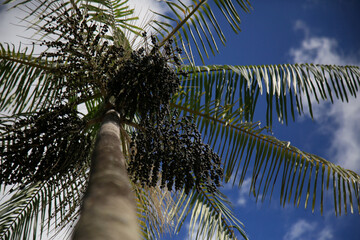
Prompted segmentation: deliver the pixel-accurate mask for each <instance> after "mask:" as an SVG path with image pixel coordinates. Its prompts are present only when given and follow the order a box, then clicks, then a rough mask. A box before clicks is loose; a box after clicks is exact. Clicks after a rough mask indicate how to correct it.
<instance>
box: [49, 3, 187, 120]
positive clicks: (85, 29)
mask: <svg viewBox="0 0 360 240" xmlns="http://www.w3.org/2000/svg"><path fill="white" fill-rule="evenodd" d="M44 19H45V20H46V21H47V24H45V26H44V27H43V30H44V31H45V32H47V33H48V34H50V35H59V36H60V37H61V38H60V39H58V40H55V41H44V42H43V43H42V44H43V45H46V46H47V47H48V48H50V49H53V50H52V51H47V52H45V53H43V56H46V57H47V58H49V57H50V58H51V57H52V58H53V62H54V65H55V70H54V71H53V75H54V77H55V78H57V77H58V78H61V81H63V86H65V88H66V92H67V93H68V94H69V93H73V95H74V94H76V95H77V97H78V98H79V96H80V97H81V96H83V97H84V98H86V97H88V96H93V95H94V94H96V92H101V94H102V95H103V97H104V99H105V100H106V101H110V99H111V98H114V99H115V103H112V104H113V105H114V108H115V109H116V110H117V111H118V112H119V113H120V114H121V115H122V117H124V118H125V117H126V118H129V119H132V118H133V116H134V115H135V113H138V114H139V115H141V116H145V115H146V114H148V113H150V114H156V113H157V112H159V106H160V105H161V104H168V102H169V100H170V98H171V96H172V94H174V93H175V92H176V91H177V90H178V88H179V84H180V82H179V78H178V76H177V75H176V73H175V71H174V69H173V67H171V65H170V64H169V62H172V63H173V64H175V65H179V64H180V60H179V58H178V57H177V53H181V49H178V48H176V49H173V47H172V40H170V41H168V43H167V44H165V46H164V47H163V48H161V50H160V47H159V46H158V44H157V40H156V38H155V37H154V36H151V37H150V39H148V38H147V34H146V33H145V32H144V33H143V34H142V38H143V40H144V47H142V48H139V49H138V50H131V49H124V48H123V47H122V46H117V45H116V44H115V43H114V42H113V41H108V40H106V39H107V38H108V37H107V36H106V33H107V32H108V31H109V27H108V25H106V24H98V23H95V22H93V21H92V20H91V18H90V16H89V15H88V14H84V13H83V12H81V11H80V10H78V11H77V12H75V13H73V14H72V15H69V14H68V13H66V12H65V13H64V15H61V16H59V17H58V18H55V17H44ZM149 40H150V41H149ZM150 45H151V46H150ZM169 60H171V61H169ZM57 81H58V80H57Z"/></svg>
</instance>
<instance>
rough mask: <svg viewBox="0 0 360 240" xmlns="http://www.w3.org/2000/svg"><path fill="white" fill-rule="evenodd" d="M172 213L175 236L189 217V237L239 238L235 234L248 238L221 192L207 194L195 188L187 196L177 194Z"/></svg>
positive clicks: (182, 193)
mask: <svg viewBox="0 0 360 240" xmlns="http://www.w3.org/2000/svg"><path fill="white" fill-rule="evenodd" d="M176 199H177V200H176V204H175V205H173V207H172V209H171V214H178V218H177V221H176V224H175V231H176V232H177V233H178V232H179V231H180V229H181V228H182V227H183V224H184V222H185V220H187V219H188V218H190V219H189V221H190V225H189V236H191V237H195V239H210V238H212V237H215V238H216V239H238V237H237V236H238V233H240V235H241V236H242V237H243V238H244V239H248V238H247V236H246V234H245V232H244V230H243V229H242V226H243V224H242V223H241V222H240V221H239V220H238V219H237V218H236V217H235V216H234V215H233V213H232V211H231V209H230V208H229V207H230V206H231V205H230V202H229V201H228V200H227V198H226V196H225V195H223V194H222V193H221V192H219V191H217V192H215V193H209V192H207V191H206V190H204V189H194V190H193V191H191V192H190V193H189V194H188V195H186V194H185V193H184V192H181V193H178V196H177V198H176Z"/></svg>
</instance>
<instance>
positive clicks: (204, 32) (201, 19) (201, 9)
mask: <svg viewBox="0 0 360 240" xmlns="http://www.w3.org/2000/svg"><path fill="white" fill-rule="evenodd" d="M214 3H215V4H214V5H215V6H213V4H209V3H208V1H206V0H192V1H191V4H190V5H186V4H185V3H184V2H183V1H181V0H177V1H174V2H172V1H166V4H167V6H168V7H169V10H170V11H171V13H172V15H170V16H169V15H163V14H161V13H157V12H155V14H157V15H158V17H159V18H160V20H154V21H153V22H152V23H150V25H151V26H152V28H153V29H154V30H155V31H156V32H157V33H158V34H159V37H160V36H161V38H162V39H161V42H160V44H159V45H160V46H162V45H163V44H165V43H166V42H167V41H168V40H169V39H171V38H174V39H175V42H176V44H177V45H178V46H180V47H181V48H182V49H183V50H184V51H185V53H186V54H187V59H188V60H189V61H190V62H193V63H194V56H193V53H192V51H193V50H192V47H191V45H192V44H194V45H195V49H196V51H197V53H198V56H199V57H200V58H201V60H202V61H203V62H204V58H203V54H205V56H206V57H209V54H208V51H209V50H210V51H211V52H212V54H215V51H216V52H218V47H217V43H216V38H218V39H220V41H221V42H222V43H223V44H225V41H226V39H225V35H224V33H223V32H222V30H221V26H220V24H219V23H218V21H217V19H216V17H215V14H214V12H213V10H212V9H213V8H217V9H218V10H220V12H221V14H222V15H223V16H224V17H225V18H226V20H227V22H228V24H229V26H230V27H231V28H232V29H233V31H234V32H235V33H237V32H238V31H240V26H239V24H240V16H239V14H238V12H237V10H236V7H235V6H238V7H241V8H242V10H244V11H245V12H249V9H250V8H251V6H250V3H249V2H248V1H244V0H238V1H236V2H235V3H233V1H231V0H215V1H214Z"/></svg>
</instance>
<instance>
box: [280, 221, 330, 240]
mask: <svg viewBox="0 0 360 240" xmlns="http://www.w3.org/2000/svg"><path fill="white" fill-rule="evenodd" d="M283 239H284V240H309V239H317V240H330V239H333V234H332V230H331V229H330V228H329V227H328V226H325V227H324V228H323V229H321V230H320V231H319V227H318V224H317V223H316V222H307V221H305V220H302V219H300V220H298V221H297V222H296V223H294V224H293V225H292V226H291V227H290V229H289V230H288V231H287V232H286V233H285V235H284V237H283Z"/></svg>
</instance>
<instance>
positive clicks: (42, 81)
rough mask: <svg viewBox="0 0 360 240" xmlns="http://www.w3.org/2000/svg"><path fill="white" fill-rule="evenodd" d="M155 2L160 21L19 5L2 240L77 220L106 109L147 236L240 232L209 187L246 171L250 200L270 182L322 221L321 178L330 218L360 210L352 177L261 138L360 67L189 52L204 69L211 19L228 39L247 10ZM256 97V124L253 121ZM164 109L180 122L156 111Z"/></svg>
mask: <svg viewBox="0 0 360 240" xmlns="http://www.w3.org/2000/svg"><path fill="white" fill-rule="evenodd" d="M8 2H11V1H6V3H8ZM164 5H165V6H168V9H169V14H167V15H163V14H161V13H156V15H157V17H158V18H157V19H156V20H151V21H149V22H148V23H147V24H146V25H145V26H144V28H140V27H139V26H138V25H137V22H136V21H137V20H138V18H137V17H133V15H132V14H133V9H130V8H129V7H128V1H127V0H114V1H110V0H107V1H98V0H90V1H75V0H70V1H55V0H54V1H35V2H34V1H31V4H29V1H19V2H18V4H17V5H16V7H21V6H26V8H27V9H28V12H29V14H28V16H26V17H25V18H24V21H26V22H28V23H29V24H30V28H33V29H35V30H36V31H37V34H38V35H37V36H38V37H39V39H34V45H33V47H31V48H25V49H22V48H21V45H20V46H19V47H15V46H14V45H11V44H2V43H0V89H1V92H0V98H1V101H0V111H7V113H9V114H8V115H5V116H4V117H2V118H1V122H0V152H1V155H0V166H1V168H0V169H1V175H0V183H2V184H3V185H4V184H10V183H17V184H18V185H16V186H14V187H13V189H15V192H14V193H13V195H12V198H10V199H9V200H7V201H5V202H4V203H3V204H2V206H1V207H0V238H4V239H19V238H29V237H30V234H31V231H32V230H34V231H33V234H34V236H35V235H36V234H37V232H38V233H39V231H35V230H36V229H37V227H38V226H39V227H40V234H41V233H42V232H43V231H44V230H45V227H46V226H47V231H50V230H51V229H52V227H51V226H54V227H55V228H56V230H59V229H62V228H63V227H64V226H66V225H67V224H71V223H72V221H74V219H76V217H77V216H78V214H79V206H80V203H81V199H82V197H83V193H84V191H85V189H86V181H87V178H88V172H89V167H90V154H91V148H92V145H93V143H94V139H95V135H96V132H97V130H98V126H99V122H101V119H102V116H103V114H104V113H105V112H106V111H107V110H108V109H109V108H115V109H116V110H117V111H118V112H119V113H120V114H121V139H122V141H123V146H122V149H123V151H124V153H126V154H127V155H126V157H127V159H128V163H129V172H130V174H131V175H132V177H133V180H134V181H133V183H132V184H133V187H134V192H135V194H136V199H137V204H138V205H137V206H138V208H137V209H138V216H139V224H140V226H141V230H142V234H143V237H144V239H158V238H160V237H161V234H163V233H165V232H173V231H175V232H179V231H180V229H182V226H183V223H184V222H185V221H187V220H188V219H190V229H191V232H192V231H195V226H198V229H197V232H196V234H195V235H196V238H197V239H200V238H202V237H205V238H207V239H209V238H211V237H212V236H216V237H217V238H219V239H220V238H221V239H236V238H237V237H238V235H239V234H240V235H241V236H242V237H243V238H247V237H246V234H245V232H244V230H243V229H242V224H241V222H240V221H239V220H238V219H236V218H235V217H234V215H233V214H232V212H231V209H230V208H231V205H230V203H229V202H228V201H227V199H226V196H224V195H222V194H221V193H220V191H219V189H217V188H216V187H218V186H219V185H220V184H221V182H222V181H221V180H224V181H223V182H228V181H230V179H233V181H234V182H233V185H235V184H236V183H237V184H236V185H241V184H242V183H243V181H244V179H245V177H246V175H247V174H251V179H252V182H251V186H250V192H251V193H252V195H254V196H255V197H256V199H258V198H260V197H261V200H262V201H264V200H265V198H266V196H268V195H270V197H271V195H272V192H273V189H274V188H275V187H276V186H279V187H280V201H281V204H282V205H283V206H284V205H285V204H286V203H290V201H292V202H293V203H294V205H295V206H299V203H300V201H301V200H303V201H304V202H305V207H307V205H308V204H310V205H311V206H312V210H313V211H314V210H315V205H316V202H319V203H320V211H321V213H322V212H323V199H324V192H325V189H326V190H327V189H329V188H330V183H331V182H332V189H333V195H334V209H335V213H336V214H341V213H342V210H344V211H345V213H347V212H348V206H350V212H353V211H354V207H355V206H356V205H358V211H359V213H360V196H359V189H360V185H359V184H360V176H359V175H358V174H356V173H354V172H352V171H350V170H345V169H343V168H341V167H339V166H336V165H334V164H332V163H331V162H330V161H327V160H325V159H323V158H321V157H319V156H316V155H313V154H310V153H306V152H303V151H301V150H300V149H297V148H296V147H294V146H292V145H291V144H290V143H289V142H285V141H281V140H278V139H276V138H275V137H273V136H272V135H271V134H268V132H266V130H268V129H269V128H271V126H272V123H273V120H274V119H278V120H279V121H281V122H285V123H287V122H288V121H289V119H292V120H295V116H296V115H297V114H299V115H300V114H303V112H304V110H305V107H304V105H305V104H306V105H307V106H308V108H309V113H310V115H312V106H311V104H312V103H313V101H312V98H314V99H315V100H316V101H317V102H320V101H321V100H328V99H330V100H331V102H333V101H334V100H335V99H340V100H342V101H348V99H349V98H350V96H354V97H356V96H357V92H358V91H359V85H360V71H359V67H357V66H328V65H316V64H293V65H291V64H286V65H268V66H214V65H211V66H196V65H195V58H196V56H194V53H193V49H192V48H194V49H196V52H197V54H198V56H199V57H200V59H201V60H202V61H204V56H206V57H209V56H210V54H209V53H210V52H211V53H212V54H215V52H217V51H218V46H217V42H218V41H220V42H222V43H223V44H225V41H226V39H225V36H224V33H223V32H222V30H221V29H222V26H220V23H219V22H218V21H217V17H218V15H219V16H223V17H225V19H226V20H227V24H228V25H229V26H230V27H231V28H232V29H233V30H234V31H235V32H238V31H239V30H240V26H239V24H240V17H239V10H240V11H244V12H249V9H250V8H251V7H250V5H249V3H248V1H243V0H237V1H232V0H214V1H212V3H210V1H205V0H191V1H190V3H189V5H186V4H185V3H184V2H183V1H180V0H176V1H165V2H164ZM214 8H215V9H216V10H217V11H214ZM144 29H147V30H148V29H152V30H151V31H152V32H153V34H150V37H148V36H147V35H146V34H145V33H144ZM130 34H133V35H134V36H135V37H134V38H133V39H130V38H129V36H131V35H130ZM142 34H143V35H142ZM141 35H142V36H141ZM139 36H140V38H139ZM139 39H141V41H142V42H140V43H137V44H134V43H135V42H136V41H138V40H139ZM38 44H42V45H43V46H45V47H47V49H46V50H45V51H44V52H43V53H42V54H41V55H40V56H36V55H34V53H33V52H34V50H35V48H36V47H37V45H38ZM134 46H140V47H138V48H135V47H134ZM187 62H188V63H190V64H189V65H186V64H185V63H187ZM262 94H264V95H265V98H266V104H267V112H266V119H267V122H266V126H265V127H263V128H262V127H260V126H259V124H258V123H253V122H252V121H253V116H254V113H255V109H256V107H257V102H258V100H259V97H261V95H262ZM84 106H85V107H86V110H82V112H80V111H79V109H81V108H83V107H84ZM169 106H170V108H171V111H173V110H176V111H179V115H176V116H172V115H171V114H170V111H167V112H165V113H164V112H162V110H161V109H168V107H169ZM172 117H173V118H172ZM200 135H202V138H200ZM130 136H133V139H132V140H133V143H131V142H132V140H131V137H130ZM130 144H132V145H130ZM130 146H131V148H130ZM131 150H134V152H132V151H131ZM217 154H218V155H217ZM219 156H220V157H221V159H222V160H221V162H220V159H219ZM144 159H146V161H144ZM219 164H221V165H220V166H221V168H220V167H219ZM185 169H186V171H185ZM145 170H146V171H145ZM222 173H223V174H224V176H223V179H220V178H221V176H222ZM158 177H159V178H158ZM160 186H162V187H164V188H160ZM166 187H167V188H166ZM173 188H175V190H178V191H171V190H173ZM319 193H320V194H321V196H320V197H319V196H318V195H319ZM304 195H305V197H302V196H304ZM309 201H310V202H309Z"/></svg>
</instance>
